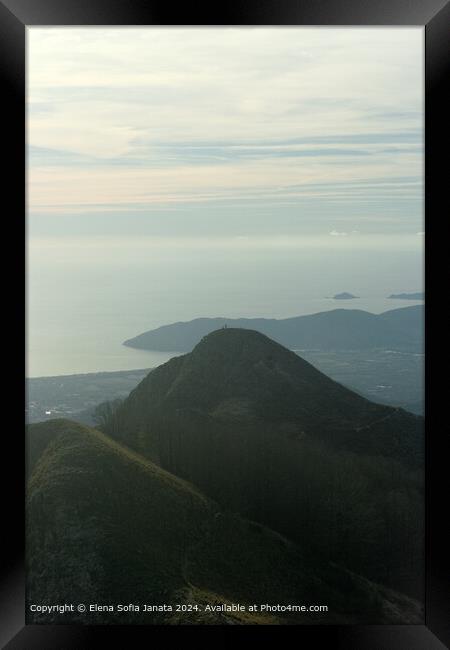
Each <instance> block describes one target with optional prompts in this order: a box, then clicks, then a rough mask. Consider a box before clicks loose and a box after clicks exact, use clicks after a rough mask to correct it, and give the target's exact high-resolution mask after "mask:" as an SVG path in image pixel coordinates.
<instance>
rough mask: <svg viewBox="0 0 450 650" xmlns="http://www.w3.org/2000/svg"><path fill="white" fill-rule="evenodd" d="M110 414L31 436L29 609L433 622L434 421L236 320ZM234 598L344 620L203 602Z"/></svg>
mask: <svg viewBox="0 0 450 650" xmlns="http://www.w3.org/2000/svg"><path fill="white" fill-rule="evenodd" d="M99 415H100V416H101V428H102V431H99V430H96V429H92V428H88V427H85V426H82V425H80V424H76V423H74V422H70V421H67V420H53V421H49V422H45V423H41V424H36V425H31V426H30V427H29V428H28V470H29V487H28V518H27V530H28V538H27V539H28V600H29V601H30V602H64V601H68V602H73V601H74V600H75V601H76V602H87V603H91V602H97V603H110V602H113V603H123V602H138V603H139V602H140V603H154V604H157V603H185V604H191V605H192V604H198V605H199V611H192V612H190V613H189V615H186V614H183V615H182V614H180V613H177V612H172V613H170V614H167V613H166V614H162V613H156V612H155V613H152V614H148V613H144V612H133V613H132V614H130V612H127V613H125V614H122V615H116V614H114V616H112V615H111V614H110V613H109V612H96V613H91V614H89V615H87V614H77V613H74V614H73V615H72V614H71V615H70V616H71V617H72V618H71V619H70V620H69V619H68V618H67V617H65V618H64V622H66V623H68V622H73V621H82V622H84V623H102V622H115V623H131V622H132V623H149V622H151V623H161V622H162V623H171V624H179V623H190V624H231V623H238V624H273V623H281V624H283V623H292V622H295V623H308V622H321V623H388V622H391V623H419V622H421V621H422V613H421V606H420V604H419V603H420V601H422V600H423V593H422V589H423V581H422V576H421V568H422V566H423V561H422V560H423V484H422V482H423V477H422V466H423V431H422V429H423V421H422V418H420V417H417V416H413V415H411V414H408V413H406V412H404V411H402V410H401V409H394V408H390V407H385V406H380V405H377V404H373V403H371V402H369V401H368V400H366V399H364V398H362V397H361V396H359V395H356V394H355V393H352V392H351V391H350V390H348V389H346V388H344V387H343V386H341V385H340V384H338V383H336V382H334V381H332V380H330V379H329V378H328V377H326V376H325V375H323V374H322V373H320V372H319V371H318V370H317V369H316V368H314V367H313V366H312V365H311V364H309V363H308V362H306V361H304V360H303V359H301V358H300V357H298V356H297V355H296V354H295V353H293V352H290V351H289V350H286V349H285V348H283V347H282V346H281V345H279V344H277V343H275V342H274V341H271V340H270V339H268V338H267V337H266V336H264V335H262V334H259V333H258V332H252V331H249V330H239V329H233V328H227V329H223V330H219V331H216V332H214V333H211V334H209V335H208V336H206V337H205V338H204V339H203V340H202V341H201V342H200V343H199V344H198V345H197V347H196V348H195V350H194V351H193V352H192V353H191V354H188V355H184V356H180V357H175V358H173V359H171V360H170V361H169V362H168V363H166V364H164V365H163V366H160V367H158V368H157V369H155V370H154V371H152V372H151V373H149V374H148V376H147V377H146V378H145V379H144V380H143V381H142V382H141V383H140V384H139V385H138V386H137V388H136V389H134V390H133V391H132V392H131V394H130V396H129V397H128V398H127V399H126V400H124V401H123V402H120V403H117V404H116V407H115V408H113V407H112V405H109V406H105V407H103V408H102V409H101V413H99ZM226 602H239V603H244V604H246V603H247V604H250V603H254V602H257V603H261V602H271V603H286V604H289V603H291V604H292V603H297V604H308V603H322V604H327V605H328V607H329V612H328V613H321V614H319V613H315V614H312V613H310V614H305V613H301V614H300V613H297V614H296V613H291V614H289V615H287V614H276V615H273V614H270V615H266V614H264V615H263V614H261V613H259V614H257V613H255V614H252V613H250V612H244V613H242V612H238V613H232V614H228V613H226V614H224V613H219V612H207V611H204V606H205V605H206V604H217V603H226ZM56 620H58V622H62V621H61V619H60V618H59V619H56V618H55V617H52V616H47V617H42V616H40V615H36V616H34V617H33V618H31V619H30V620H29V622H39V621H41V622H54V621H56Z"/></svg>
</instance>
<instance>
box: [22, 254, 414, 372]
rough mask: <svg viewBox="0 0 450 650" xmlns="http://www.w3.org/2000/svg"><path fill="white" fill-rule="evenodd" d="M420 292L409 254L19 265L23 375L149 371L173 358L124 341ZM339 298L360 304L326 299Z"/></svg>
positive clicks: (382, 305) (391, 304)
mask: <svg viewBox="0 0 450 650" xmlns="http://www.w3.org/2000/svg"><path fill="white" fill-rule="evenodd" d="M109 253H111V251H109ZM422 288H423V285H422V269H421V265H420V260H419V259H418V256H417V255H413V254H409V255H408V253H403V255H402V254H395V255H394V254H393V253H392V254H391V255H388V256H386V255H385V256H383V255H380V254H375V253H372V255H371V256H370V255H369V256H368V255H367V254H364V253H361V254H359V255H356V256H355V255H353V256H352V255H348V256H346V259H343V258H342V256H341V257H336V258H333V256H332V255H330V254H328V255H326V256H324V257H323V258H320V259H318V258H317V255H312V254H311V255H310V256H308V255H306V254H303V255H300V256H299V255H294V254H286V255H284V256H282V257H280V256H279V255H278V256H277V257H276V258H275V257H272V258H271V257H270V256H264V255H260V256H257V257H255V256H253V257H252V258H251V257H249V258H245V257H242V255H240V256H234V257H233V256H230V254H228V255H227V256H226V257H223V256H222V257H220V256H219V255H215V254H214V253H212V254H211V255H205V254H203V255H201V256H196V255H193V254H191V255H188V256H186V254H184V253H183V251H170V254H169V253H168V254H167V255H163V254H162V255H160V256H159V257H157V256H149V257H148V259H147V258H145V257H144V258H142V257H140V258H136V259H134V258H133V257H132V256H128V257H126V258H121V257H117V256H116V258H115V256H114V255H113V254H112V253H111V254H108V255H106V256H105V257H104V258H102V259H98V256H97V257H96V258H91V257H90V255H89V251H87V252H86V254H84V255H83V256H75V257H70V256H68V255H64V254H62V253H61V252H59V254H58V255H57V256H53V258H52V257H51V255H47V254H46V255H42V256H41V257H39V256H37V257H36V256H34V257H33V258H32V259H31V262H30V263H29V265H28V268H27V296H26V314H27V323H26V331H27V335H26V366H27V372H26V374H27V377H49V376H57V375H70V374H82V373H90V372H102V371H116V370H133V369H140V368H152V367H156V366H158V365H160V364H162V363H164V362H166V361H167V360H168V359H170V358H171V357H173V356H175V355H177V354H179V352H178V351H176V350H173V351H168V352H167V353H163V352H152V351H145V350H135V349H132V348H129V347H126V346H124V345H123V341H124V340H126V339H129V338H132V337H133V336H136V335H137V334H140V333H142V332H145V331H147V330H150V329H154V328H156V327H160V326H162V325H167V324H169V323H174V322H180V321H189V320H192V319H194V318H199V317H217V316H223V317H227V318H256V317H265V318H287V317H292V316H300V315H304V314H313V313H317V312H321V311H326V310H331V309H337V308H339V309H342V308H344V309H363V310H366V311H370V312H372V313H381V312H383V311H386V310H389V309H395V308H398V307H406V306H408V305H413V304H421V302H420V301H409V300H393V299H388V298H387V296H388V295H390V294H391V293H400V292H405V291H407V292H415V291H422ZM344 291H346V292H350V293H352V294H354V295H356V296H359V297H358V298H356V299H353V300H335V299H333V298H332V297H331V296H334V295H335V294H336V293H341V292H344Z"/></svg>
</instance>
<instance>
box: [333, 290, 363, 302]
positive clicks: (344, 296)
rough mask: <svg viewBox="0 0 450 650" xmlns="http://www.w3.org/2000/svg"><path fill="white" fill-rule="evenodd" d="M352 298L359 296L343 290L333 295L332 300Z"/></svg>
mask: <svg viewBox="0 0 450 650" xmlns="http://www.w3.org/2000/svg"><path fill="white" fill-rule="evenodd" d="M353 298H359V296H354V295H353V294H352V293H348V291H343V292H342V293H337V294H336V295H334V296H333V300H353Z"/></svg>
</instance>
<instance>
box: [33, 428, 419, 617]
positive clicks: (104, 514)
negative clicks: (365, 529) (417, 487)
mask: <svg viewBox="0 0 450 650" xmlns="http://www.w3.org/2000/svg"><path fill="white" fill-rule="evenodd" d="M27 437H28V443H29V444H30V442H31V441H32V439H33V438H36V437H38V438H40V437H43V438H44V439H45V441H46V444H42V445H39V444H38V445H36V444H35V445H34V453H33V456H34V458H33V461H34V467H33V469H32V473H31V477H30V479H29V482H28V488H27V539H28V543H27V567H28V571H27V573H28V588H27V603H36V602H72V601H73V600H75V601H76V602H85V603H91V602H96V603H100V604H102V603H129V602H134V603H140V604H141V607H142V603H168V604H170V605H171V606H172V604H173V605H174V604H175V603H181V604H183V605H184V606H185V607H186V608H187V607H188V606H190V607H192V606H194V609H193V610H191V612H190V613H189V614H184V615H183V614H180V613H177V612H175V610H172V611H170V610H168V611H169V613H160V612H158V611H155V612H154V613H151V614H148V613H144V612H143V611H142V609H141V610H140V611H136V610H132V611H131V612H125V613H122V614H117V613H116V614H114V615H111V614H110V613H109V612H108V611H101V609H100V610H96V611H94V612H88V613H85V612H77V611H75V612H73V613H69V614H66V615H64V619H62V618H61V617H59V616H58V615H57V614H54V613H47V614H39V613H36V614H32V613H28V614H27V622H28V623H46V624H48V623H61V622H64V623H66V624H67V623H84V624H104V623H108V624H111V623H119V624H130V623H133V624H136V623H138V624H145V623H147V624H148V623H151V624H162V623H164V624H186V623H188V624H212V625H217V624H242V625H248V624H285V623H292V622H295V623H305V622H309V623H314V622H315V623H318V622H321V623H354V622H361V621H366V622H377V623H378V622H386V623H387V622H390V623H394V622H404V621H405V620H407V621H409V622H411V623H414V622H420V621H421V618H422V614H421V608H420V604H419V603H418V602H417V601H415V600H412V599H411V598H408V597H406V596H404V595H402V594H400V593H397V592H394V591H392V590H390V589H387V588H386V587H383V586H381V585H377V584H374V583H372V582H370V581H368V580H367V579H366V578H363V577H361V576H358V575H356V574H354V573H352V572H349V571H348V570H346V569H342V568H341V567H339V566H337V565H335V564H329V565H328V564H326V565H324V566H320V567H319V566H315V565H314V564H311V561H310V560H308V558H307V557H306V556H305V555H304V552H303V550H302V549H301V548H300V547H298V546H297V545H296V544H294V543H293V542H292V541H290V540H288V539H286V538H284V537H282V536H280V535H279V533H278V532H276V531H272V530H270V529H268V528H267V527H264V526H261V525H260V524H257V523H255V522H252V521H249V520H247V519H245V518H242V517H241V516H239V515H238V514H235V513H232V512H229V511H223V510H222V509H220V508H219V507H218V506H217V504H216V503H214V502H213V501H211V500H210V499H209V498H208V497H206V496H204V495H202V494H201V493H198V490H196V489H195V488H194V487H193V486H189V485H188V484H187V483H186V482H185V481H182V480H180V479H179V478H178V477H176V476H174V475H171V474H168V473H167V472H165V471H164V470H161V469H160V468H159V467H156V466H155V465H154V464H152V463H150V462H149V461H148V460H147V459H145V458H142V457H140V456H139V455H138V454H136V453H134V452H130V450H129V449H127V448H125V447H123V446H122V445H120V444H118V443H117V442H116V441H112V440H110V439H109V438H108V436H107V435H105V434H103V433H100V432H98V431H96V430H95V429H92V428H89V427H85V426H83V425H80V424H77V423H73V422H70V421H68V420H58V421H56V420H54V421H52V422H45V423H42V424H35V425H30V426H29V427H28V430H27ZM130 531H132V534H130ZM343 581H344V582H346V584H347V593H346V594H345V595H343V594H342V583H343ZM273 601H275V602H278V603H281V604H283V603H285V604H290V603H293V602H294V603H297V602H304V603H308V602H315V603H318V602H327V603H328V605H329V612H327V613H326V614H323V613H322V614H316V613H306V614H305V613H302V614H295V613H294V614H261V613H260V614H251V613H250V612H245V613H225V614H224V613H222V612H217V611H214V610H217V609H220V608H218V607H217V604H218V603H219V604H220V603H232V602H240V603H246V604H249V603H252V602H273ZM206 605H208V606H209V607H210V609H212V610H213V611H212V612H209V613H208V612H207V611H206V607H205V606H206ZM196 607H198V608H199V609H198V610H196V609H195V608H196Z"/></svg>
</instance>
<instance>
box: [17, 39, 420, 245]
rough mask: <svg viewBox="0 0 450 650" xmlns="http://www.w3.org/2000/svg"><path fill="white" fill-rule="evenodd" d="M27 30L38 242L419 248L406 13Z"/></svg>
mask: <svg viewBox="0 0 450 650" xmlns="http://www.w3.org/2000/svg"><path fill="white" fill-rule="evenodd" d="M27 32H28V162H29V167H28V209H29V232H30V235H31V237H32V238H33V241H34V238H37V240H38V241H39V245H40V250H42V251H43V247H44V248H45V246H50V247H51V245H52V242H53V243H54V239H55V238H56V239H57V241H58V245H60V244H61V243H62V240H63V239H64V240H65V243H66V245H67V246H68V249H70V248H71V247H73V246H75V245H76V243H77V241H78V238H79V237H86V236H88V237H90V238H91V241H93V240H95V238H96V237H97V238H98V237H101V238H103V239H104V238H105V237H106V238H110V240H111V242H112V243H113V241H114V240H117V238H118V237H120V238H123V237H126V238H131V239H133V238H138V240H139V246H142V245H144V244H143V242H144V239H143V238H145V241H146V242H147V245H149V246H150V247H152V248H155V249H156V250H157V249H158V248H159V247H160V244H161V241H165V240H166V238H168V237H169V238H170V240H171V242H172V244H173V245H174V246H177V245H185V244H186V243H189V245H192V246H199V248H200V249H201V248H202V247H205V246H207V247H210V248H211V247H212V248H214V247H219V248H220V247H223V246H225V247H227V246H228V247H229V246H232V247H234V246H237V247H240V248H241V249H245V248H246V247H249V248H255V247H258V246H259V247H261V246H262V247H266V246H269V247H271V248H273V247H274V246H278V247H279V248H280V250H281V251H283V250H284V248H285V247H286V246H287V247H290V248H292V247H299V248H304V247H308V248H311V247H313V248H314V247H319V248H322V247H323V248H325V249H326V248H328V247H330V246H331V247H335V246H340V247H342V246H355V245H357V246H367V247H368V248H370V249H373V248H377V247H384V246H394V247H395V246H398V247H399V249H405V248H407V249H413V248H419V247H420V246H421V245H422V241H421V237H422V235H421V233H423V213H422V207H423V206H422V192H423V187H422V166H423V29H422V28H358V29H356V28H340V29H334V28H305V27H303V28H288V27H286V28H259V27H258V28H155V27H150V28H141V27H140V28H36V27H32V28H28V30H27ZM37 240H36V241H37ZM338 240H339V241H338ZM342 240H345V242H343V241H342ZM136 243H137V242H136Z"/></svg>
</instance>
